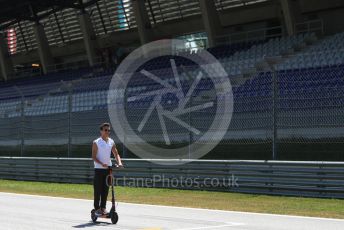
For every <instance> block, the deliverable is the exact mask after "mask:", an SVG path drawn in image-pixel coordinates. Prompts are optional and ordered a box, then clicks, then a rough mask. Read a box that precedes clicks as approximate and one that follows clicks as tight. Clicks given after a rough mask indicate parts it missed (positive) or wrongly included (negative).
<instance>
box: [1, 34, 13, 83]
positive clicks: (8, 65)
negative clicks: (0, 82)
mask: <svg viewBox="0 0 344 230" xmlns="http://www.w3.org/2000/svg"><path fill="white" fill-rule="evenodd" d="M6 41H7V40H6V39H5V36H4V34H0V68H1V76H2V77H3V78H4V80H5V81H7V80H8V79H9V77H10V75H11V74H12V73H13V64H12V59H11V56H10V54H9V52H8V45H7V43H6Z"/></svg>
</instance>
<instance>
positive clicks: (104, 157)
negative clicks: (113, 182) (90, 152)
mask: <svg viewBox="0 0 344 230" xmlns="http://www.w3.org/2000/svg"><path fill="white" fill-rule="evenodd" d="M93 143H95V144H96V145H97V147H98V152H97V159H98V160H99V161H100V162H103V164H107V165H108V166H112V162H111V150H112V147H113V146H114V145H115V142H114V141H113V140H112V139H111V138H108V141H107V142H106V141H104V140H103V138H101V137H99V138H98V139H96V140H94V141H93ZM94 168H97V169H105V168H104V167H103V166H102V165H101V164H99V163H98V162H95V161H94Z"/></svg>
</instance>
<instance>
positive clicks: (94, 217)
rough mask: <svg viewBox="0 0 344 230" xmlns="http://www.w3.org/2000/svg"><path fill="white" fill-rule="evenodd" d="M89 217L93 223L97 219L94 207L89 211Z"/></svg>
mask: <svg viewBox="0 0 344 230" xmlns="http://www.w3.org/2000/svg"><path fill="white" fill-rule="evenodd" d="M91 219H92V221H93V223H95V222H96V221H97V219H98V217H97V216H96V210H95V209H92V211H91Z"/></svg>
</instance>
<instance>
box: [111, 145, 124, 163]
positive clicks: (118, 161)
mask: <svg viewBox="0 0 344 230" xmlns="http://www.w3.org/2000/svg"><path fill="white" fill-rule="evenodd" d="M111 151H112V153H113V156H114V157H115V158H116V161H117V164H118V166H123V164H122V160H121V156H120V155H119V153H118V151H117V148H116V146H115V145H114V146H112V150H111Z"/></svg>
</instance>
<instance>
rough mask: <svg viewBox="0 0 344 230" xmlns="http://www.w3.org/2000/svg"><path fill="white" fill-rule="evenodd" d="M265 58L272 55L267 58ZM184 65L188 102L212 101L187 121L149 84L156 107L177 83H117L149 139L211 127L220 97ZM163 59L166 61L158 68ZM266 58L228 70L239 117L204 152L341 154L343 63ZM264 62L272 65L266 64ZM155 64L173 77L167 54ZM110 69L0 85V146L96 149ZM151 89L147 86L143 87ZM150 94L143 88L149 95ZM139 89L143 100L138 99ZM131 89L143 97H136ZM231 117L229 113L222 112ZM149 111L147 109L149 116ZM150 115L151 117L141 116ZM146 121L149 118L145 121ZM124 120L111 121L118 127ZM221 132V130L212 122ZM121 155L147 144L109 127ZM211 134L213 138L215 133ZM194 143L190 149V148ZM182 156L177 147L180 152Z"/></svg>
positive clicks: (191, 138) (339, 157)
mask: <svg viewBox="0 0 344 230" xmlns="http://www.w3.org/2000/svg"><path fill="white" fill-rule="evenodd" d="M267 63H268V61H267ZM176 65H177V71H178V73H179V76H180V83H181V86H182V89H183V92H182V94H184V95H185V97H188V99H187V101H188V102H187V107H189V108H192V107H197V106H200V105H204V104H205V103H208V102H214V104H213V105H214V106H210V107H207V108H203V109H201V110H198V111H196V110H189V111H187V112H185V113H183V114H182V115H181V116H180V117H178V118H179V119H180V120H179V121H176V119H174V120H173V119H171V118H169V119H165V122H164V123H165V124H164V125H165V126H166V130H167V131H168V135H167V136H168V140H167V139H166V135H165V134H164V132H165V131H164V128H163V127H162V122H161V116H160V115H159V113H158V112H157V111H156V109H152V116H149V117H146V116H147V110H150V109H151V106H152V103H153V102H154V100H155V99H154V98H155V97H153V96H152V95H150V92H151V91H157V90H160V91H159V99H160V100H159V102H158V104H157V105H158V106H159V107H161V108H162V109H163V110H164V111H168V110H169V111H173V110H174V109H176V108H177V107H178V104H179V103H181V101H180V98H178V96H176V95H177V94H176V92H171V91H169V90H168V89H163V88H164V87H163V86H162V83H161V82H160V83H159V82H156V81H154V80H152V79H149V78H147V76H143V75H142V72H136V73H135V74H134V76H133V77H132V79H131V80H130V81H129V83H128V87H127V88H126V89H122V90H118V91H116V92H114V93H115V94H118V95H120V96H119V97H118V98H119V99H123V101H122V102H118V103H124V109H125V114H126V116H127V119H128V121H129V124H130V126H129V127H126V129H127V130H126V131H128V130H129V129H130V130H132V131H133V130H134V131H135V134H137V135H141V137H142V140H144V141H146V142H147V143H150V144H152V145H155V146H159V147H163V148H166V149H174V148H179V147H183V146H184V147H185V146H190V144H191V143H194V142H195V141H199V134H198V131H199V132H200V133H204V132H209V126H210V123H211V122H212V121H213V119H214V118H215V112H216V107H217V106H221V105H220V104H219V103H218V102H219V100H217V98H216V97H217V96H216V92H215V91H214V85H213V83H212V82H211V80H210V79H209V77H207V76H206V74H205V77H204V78H202V79H198V80H199V82H198V83H199V84H197V85H196V86H195V89H194V91H193V92H192V93H190V94H188V91H189V89H190V88H191V87H192V84H193V83H194V82H195V81H196V80H197V76H198V74H197V73H198V72H199V69H197V68H196V67H195V66H193V65H192V64H190V63H189V64H188V63H187V62H185V61H184V62H183V61H180V62H179V61H177V63H176ZM157 66H160V67H161V68H159V70H158V71H157V68H156V67H157ZM277 66H278V65H277V64H276V63H274V64H271V65H267V67H268V68H267V69H264V68H260V70H258V71H255V72H254V73H250V74H241V75H237V76H236V77H234V76H231V77H230V79H231V82H232V87H233V95H234V108H233V114H232V120H231V123H230V126H229V128H228V130H227V131H226V134H225V136H224V138H223V139H222V140H221V142H220V143H219V144H218V145H217V146H216V147H215V148H214V149H212V150H211V151H210V152H209V153H208V154H207V155H205V156H204V158H206V159H280V160H336V161H343V160H344V154H343V149H344V129H343V126H344V68H343V66H342V65H337V66H327V67H318V68H309V69H302V68H300V69H289V70H288V69H287V70H280V69H278V68H277ZM265 67H266V66H265ZM142 69H145V70H147V71H148V72H150V73H152V74H155V75H156V76H159V78H160V79H161V80H162V81H164V82H165V83H168V84H171V85H173V86H176V82H175V81H174V79H173V77H172V76H173V69H171V68H170V58H166V60H165V61H161V60H160V63H158V62H155V63H151V64H150V65H145V66H144V68H141V70H142ZM112 77H113V73H108V74H96V73H93V74H90V75H88V76H82V77H80V78H74V79H73V80H65V81H39V80H37V81H38V83H37V84H33V82H30V84H26V83H22V84H19V85H16V86H8V87H3V88H2V89H1V92H0V98H1V100H0V127H1V129H0V155H2V156H53V157H90V156H91V143H92V141H93V140H94V139H96V138H97V137H98V136H99V129H98V127H99V125H100V124H101V123H103V122H108V121H110V118H109V115H108V98H107V97H108V91H109V85H110V82H111V79H112ZM145 94H146V95H145ZM142 95H145V96H142ZM138 96H141V98H140V99H138V100H136V99H137V98H138ZM132 98H136V99H135V100H132ZM221 116H222V118H225V119H226V117H227V116H228V117H229V114H221ZM145 117H146V118H145ZM144 120H146V121H145V122H143V121H144ZM143 123H144V124H143ZM119 125H121V124H112V126H113V130H116V128H117V127H118V126H119ZM210 132H214V135H215V133H216V132H217V130H210ZM111 136H112V138H113V139H114V140H115V142H116V143H117V147H118V149H119V151H120V153H121V155H122V156H124V157H129V158H130V157H136V155H135V154H134V153H132V152H131V151H130V150H129V149H127V148H126V147H125V146H130V145H140V143H137V142H131V141H130V140H131V138H130V136H128V137H123V138H124V143H123V142H121V141H120V139H119V138H118V137H117V136H116V134H115V133H112V134H111ZM209 141H211V140H209ZM192 152H193V149H189V153H190V154H189V157H190V158H193V156H192ZM176 156H178V153H176Z"/></svg>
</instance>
